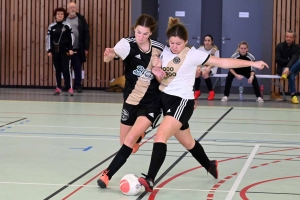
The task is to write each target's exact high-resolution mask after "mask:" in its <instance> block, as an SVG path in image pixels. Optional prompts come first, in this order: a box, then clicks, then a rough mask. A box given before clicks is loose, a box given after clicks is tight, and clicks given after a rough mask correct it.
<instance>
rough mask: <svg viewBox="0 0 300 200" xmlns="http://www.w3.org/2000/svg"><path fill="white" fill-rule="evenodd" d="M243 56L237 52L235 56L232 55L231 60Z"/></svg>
mask: <svg viewBox="0 0 300 200" xmlns="http://www.w3.org/2000/svg"><path fill="white" fill-rule="evenodd" d="M240 56H241V55H240V52H238V51H237V52H235V53H234V54H232V56H231V58H238V57H240Z"/></svg>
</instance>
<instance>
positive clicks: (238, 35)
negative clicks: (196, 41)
mask: <svg viewBox="0 0 300 200" xmlns="http://www.w3.org/2000/svg"><path fill="white" fill-rule="evenodd" d="M269 9H272V7H271V8H269ZM240 12H242V13H240ZM248 15H249V16H248ZM263 17H264V6H263V2H262V0H251V1H249V0H226V1H223V10H222V52H221V54H222V57H223V58H230V57H231V55H232V54H233V53H234V52H235V51H236V49H237V47H238V43H240V42H241V41H246V42H247V43H248V44H249V52H251V53H252V54H253V55H254V57H255V59H256V60H261V59H262V49H263V48H262V45H263V39H264V38H262V35H263V33H262V32H263V31H264V29H263V20H262V19H263ZM227 72H228V70H226V69H221V73H222V74H224V73H227ZM256 73H257V74H260V71H258V70H256ZM239 84H240V81H238V80H236V79H234V81H233V83H232V86H238V85H239ZM242 84H243V87H252V85H249V84H248V83H247V80H246V78H244V79H243V80H242ZM223 85H224V83H223Z"/></svg>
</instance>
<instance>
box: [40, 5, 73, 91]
mask: <svg viewBox="0 0 300 200" xmlns="http://www.w3.org/2000/svg"><path fill="white" fill-rule="evenodd" d="M66 15H67V11H66V10H65V9H64V8H56V9H55V10H54V13H53V16H54V17H55V21H56V22H54V23H52V24H50V25H49V27H48V33H47V37H46V50H47V51H48V56H49V57H52V59H53V64H54V70H55V75H56V89H55V92H54V95H59V94H60V93H61V92H62V90H61V89H62V88H61V73H63V76H64V80H65V85H66V87H68V91H69V94H70V95H71V96H73V95H74V91H73V88H72V84H71V77H72V76H71V66H70V59H71V57H70V56H72V55H73V43H74V35H73V31H72V28H71V25H70V24H69V23H68V22H66V21H64V18H65V17H66Z"/></svg>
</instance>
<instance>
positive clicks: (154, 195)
mask: <svg viewBox="0 0 300 200" xmlns="http://www.w3.org/2000/svg"><path fill="white" fill-rule="evenodd" d="M244 157H247V155H244V156H237V157H232V158H227V159H225V160H220V161H218V162H219V163H220V162H226V161H230V160H235V159H239V158H244ZM200 168H202V166H198V167H194V168H192V169H188V170H186V171H183V172H180V173H179V174H176V175H174V176H172V177H170V178H168V179H167V180H165V181H164V182H162V183H161V184H159V185H158V186H157V188H163V187H164V186H165V185H167V184H168V183H169V182H171V181H173V180H174V179H175V178H178V177H179V176H182V175H184V174H187V173H189V172H191V171H194V170H196V169H200ZM159 191H160V189H154V190H153V192H152V193H151V195H150V196H149V198H148V200H154V199H155V197H156V195H157V193H158V192H159Z"/></svg>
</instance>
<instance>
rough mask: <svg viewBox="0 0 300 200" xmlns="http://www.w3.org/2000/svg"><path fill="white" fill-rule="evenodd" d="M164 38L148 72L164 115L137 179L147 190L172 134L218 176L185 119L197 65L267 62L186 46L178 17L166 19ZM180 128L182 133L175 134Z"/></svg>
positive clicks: (260, 64) (191, 101) (214, 164)
mask: <svg viewBox="0 0 300 200" xmlns="http://www.w3.org/2000/svg"><path fill="white" fill-rule="evenodd" d="M167 37H168V40H169V45H170V47H165V48H164V50H163V52H162V54H161V56H160V59H158V58H156V59H153V60H152V62H153V66H154V67H153V68H152V72H153V74H155V76H156V77H157V79H158V80H159V81H160V82H161V84H160V87H159V88H160V90H161V91H162V94H161V99H162V107H163V113H164V115H165V117H164V119H163V121H162V123H161V124H160V126H159V127H158V130H157V132H156V136H155V139H154V144H153V149H152V155H151V162H150V166H149V170H148V174H147V175H145V174H143V175H144V176H145V177H140V178H139V182H140V183H141V184H142V185H143V186H144V187H145V190H146V191H148V192H152V191H153V186H154V180H155V177H156V175H157V173H158V171H159V169H160V167H161V166H162V164H163V162H164V160H165V157H166V152H167V144H166V143H167V140H168V139H169V138H170V137H171V136H173V135H174V134H177V135H175V137H176V138H177V139H178V140H179V139H181V143H184V142H186V143H189V144H191V145H193V146H192V148H190V149H189V152H190V153H191V154H192V155H193V156H194V157H195V158H196V160H197V161H198V162H199V163H201V165H202V166H203V167H204V168H205V169H206V170H207V171H208V172H209V173H210V174H212V175H213V176H214V177H215V178H217V177H218V170H217V166H218V162H217V161H210V160H209V159H208V158H207V156H206V154H205V152H204V150H203V148H202V146H201V145H200V144H199V143H198V142H197V141H195V140H194V139H193V137H192V136H191V133H190V129H189V124H188V121H189V119H190V118H191V116H192V114H193V110H194V94H193V85H194V80H195V79H194V78H195V74H196V68H197V66H198V65H206V64H207V65H211V66H219V67H222V68H226V69H228V68H240V67H247V66H253V67H255V68H259V69H263V68H264V66H266V67H268V65H267V64H266V63H264V62H262V61H258V62H251V61H245V60H238V59H231V58H217V57H214V56H211V55H209V54H207V53H205V52H202V51H199V50H197V49H195V48H194V47H187V46H186V45H187V42H188V32H187V29H186V28H185V26H184V25H183V24H182V23H181V22H180V21H179V19H178V18H170V19H169V24H168V29H167ZM180 130H181V133H182V134H179V135H178V131H180Z"/></svg>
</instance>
